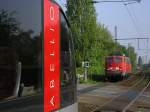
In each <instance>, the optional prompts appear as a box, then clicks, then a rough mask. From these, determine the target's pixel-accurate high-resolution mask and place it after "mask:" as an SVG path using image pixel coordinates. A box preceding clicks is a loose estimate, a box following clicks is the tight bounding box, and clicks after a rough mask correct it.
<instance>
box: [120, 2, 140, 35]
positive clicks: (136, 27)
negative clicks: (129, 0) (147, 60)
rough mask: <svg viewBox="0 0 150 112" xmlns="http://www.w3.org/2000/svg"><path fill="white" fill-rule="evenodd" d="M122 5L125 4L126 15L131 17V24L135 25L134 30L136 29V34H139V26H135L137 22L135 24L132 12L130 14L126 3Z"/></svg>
mask: <svg viewBox="0 0 150 112" xmlns="http://www.w3.org/2000/svg"><path fill="white" fill-rule="evenodd" d="M122 1H123V2H124V0H122ZM123 5H124V6H125V8H126V10H127V12H128V15H129V17H130V18H131V21H132V23H133V25H134V27H135V30H136V32H137V34H138V35H139V36H140V33H139V28H138V26H137V24H136V22H135V20H134V18H133V16H132V14H131V12H130V10H129V8H128V6H127V4H125V3H123Z"/></svg>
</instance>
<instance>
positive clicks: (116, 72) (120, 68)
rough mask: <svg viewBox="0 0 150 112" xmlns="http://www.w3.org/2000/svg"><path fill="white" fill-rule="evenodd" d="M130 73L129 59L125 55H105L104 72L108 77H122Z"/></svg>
mask: <svg viewBox="0 0 150 112" xmlns="http://www.w3.org/2000/svg"><path fill="white" fill-rule="evenodd" d="M129 73H131V63H130V59H129V58H128V57H126V56H120V55H119V56H115V55H113V56H107V57H106V60H105V74H106V77H107V78H108V79H110V80H111V79H116V78H117V79H118V78H119V79H122V78H124V77H127V76H128V74H129Z"/></svg>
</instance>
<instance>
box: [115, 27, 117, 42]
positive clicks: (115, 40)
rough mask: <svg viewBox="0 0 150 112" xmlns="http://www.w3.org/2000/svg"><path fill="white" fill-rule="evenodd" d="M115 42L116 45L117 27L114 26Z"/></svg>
mask: <svg viewBox="0 0 150 112" xmlns="http://www.w3.org/2000/svg"><path fill="white" fill-rule="evenodd" d="M115 42H116V43H117V26H115Z"/></svg>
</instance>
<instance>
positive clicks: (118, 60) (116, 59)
mask: <svg viewBox="0 0 150 112" xmlns="http://www.w3.org/2000/svg"><path fill="white" fill-rule="evenodd" d="M114 62H115V63H120V62H122V58H119V57H115V58H114Z"/></svg>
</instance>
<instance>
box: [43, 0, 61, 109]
mask: <svg viewBox="0 0 150 112" xmlns="http://www.w3.org/2000/svg"><path fill="white" fill-rule="evenodd" d="M59 21H60V20H59V7H58V6H57V5H56V4H54V3H53V2H51V0H44V112H51V111H54V110H57V109H59V108H60V58H59V57H60V27H59V24H60V22H59Z"/></svg>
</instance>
